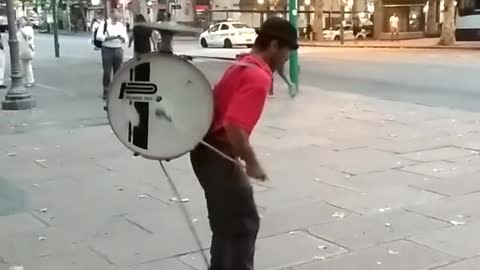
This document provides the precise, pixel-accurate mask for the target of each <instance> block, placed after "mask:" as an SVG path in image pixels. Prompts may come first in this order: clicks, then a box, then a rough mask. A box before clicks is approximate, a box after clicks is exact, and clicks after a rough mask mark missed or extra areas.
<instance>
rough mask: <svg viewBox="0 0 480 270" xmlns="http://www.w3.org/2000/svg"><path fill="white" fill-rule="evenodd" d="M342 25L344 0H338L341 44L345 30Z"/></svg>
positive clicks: (343, 21) (343, 20) (343, 24)
mask: <svg viewBox="0 0 480 270" xmlns="http://www.w3.org/2000/svg"><path fill="white" fill-rule="evenodd" d="M344 26H345V1H344V0H340V43H341V44H342V45H343V43H344V41H345V36H344V34H345V31H344Z"/></svg>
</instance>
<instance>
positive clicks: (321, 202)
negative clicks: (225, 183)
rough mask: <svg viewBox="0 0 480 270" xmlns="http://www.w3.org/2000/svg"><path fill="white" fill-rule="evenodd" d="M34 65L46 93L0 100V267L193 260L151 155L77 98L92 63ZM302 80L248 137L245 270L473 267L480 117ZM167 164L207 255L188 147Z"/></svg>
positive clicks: (129, 269) (130, 268) (60, 269)
mask: <svg viewBox="0 0 480 270" xmlns="http://www.w3.org/2000/svg"><path fill="white" fill-rule="evenodd" d="M60 64H61V65H66V63H64V62H59V61H57V62H56V63H54V65H57V66H58V65H60ZM76 64H77V62H75V63H72V65H76ZM39 65H40V64H39ZM43 67H44V69H47V70H44V71H43V73H41V72H40V71H42V70H41V69H40V70H39V73H38V75H37V80H38V81H39V87H38V88H36V89H34V91H35V93H36V95H37V97H38V99H39V103H40V104H48V106H46V107H40V108H37V109H34V110H32V111H24V112H0V140H1V142H2V144H0V170H1V172H2V173H1V176H0V228H2V229H1V230H0V239H1V241H0V269H2V270H3V269H9V268H10V267H12V266H14V265H21V266H24V269H25V270H30V269H34V270H64V269H69V270H85V269H89V270H150V269H168V270H191V269H205V268H202V265H201V258H200V257H199V253H198V252H199V250H198V249H197V248H196V246H195V245H194V241H193V240H192V238H191V236H190V233H189V231H188V226H187V225H186V223H185V222H184V220H183V218H182V216H181V214H180V211H179V209H178V208H177V206H178V205H177V204H178V202H176V201H175V200H172V197H173V195H172V194H171V192H170V190H169V188H168V185H167V183H166V179H165V177H164V176H163V175H162V173H161V171H160V168H159V166H158V163H156V162H153V161H148V160H144V159H141V158H134V157H133V156H132V154H131V153H130V152H129V151H128V150H126V148H125V147H123V146H122V145H121V144H120V142H119V141H118V140H117V139H116V137H115V136H114V135H113V133H112V131H111V129H110V128H109V126H108V125H107V120H106V117H105V115H104V112H103V111H102V110H101V106H100V105H101V103H100V102H98V104H93V105H88V104H87V101H90V103H92V101H91V100H92V99H93V98H95V99H98V97H95V95H96V93H97V92H98V91H97V90H98V89H95V88H92V87H90V86H91V85H95V82H93V83H92V82H91V81H89V80H87V75H86V74H87V73H86V72H88V71H89V70H86V69H83V68H82V69H81V70H82V72H80V73H79V72H75V73H74V72H73V71H72V70H69V69H67V68H65V69H64V70H63V69H62V70H58V67H57V70H58V72H59V73H58V72H57V76H65V77H66V78H70V77H68V76H74V77H75V78H77V80H80V81H82V83H72V81H68V80H66V82H65V84H64V85H62V84H59V85H58V86H57V87H46V85H44V84H42V80H45V81H46V82H48V81H50V80H49V79H48V81H47V78H50V77H48V76H49V74H51V73H52V71H51V70H50V71H49V70H48V68H49V67H50V66H48V65H47V64H45V65H44V66H43ZM50 68H51V67H50ZM69 73H73V75H72V74H69ZM78 82H79V81H78ZM76 91H78V92H76ZM301 91H302V92H301V94H300V95H299V96H298V97H297V98H296V99H294V100H290V99H289V98H288V96H287V94H286V90H285V89H279V90H278V91H277V93H278V96H277V97H275V98H272V99H269V101H268V105H267V107H266V111H265V115H264V117H263V119H262V122H261V123H260V125H259V127H258V129H257V130H256V132H255V133H254V135H253V138H252V139H253V144H254V145H255V146H256V148H257V151H258V155H259V157H260V159H261V161H262V162H263V164H264V165H265V167H266V169H267V172H268V173H269V176H270V179H271V181H270V182H268V183H267V185H266V186H263V185H258V184H254V187H255V194H256V195H255V197H256V201H257V204H258V208H259V211H260V213H261V217H262V223H261V224H262V225H261V231H260V233H259V240H258V249H257V256H256V269H258V270H267V269H268V270H270V269H272V270H273V269H282V270H310V269H311V270H322V269H328V270H330V269H337V270H359V269H362V270H363V269H365V270H371V269H385V270H426V269H428V270H433V269H435V270H474V269H478V263H480V257H478V255H479V254H480V247H479V245H478V244H477V241H475V240H474V239H476V238H478V235H479V232H480V210H479V208H478V204H479V203H480V193H479V192H478V191H480V182H479V181H478V179H479V177H480V156H479V152H478V151H480V139H479V136H478V133H479V132H480V121H479V120H478V119H480V114H478V113H477V114H475V113H469V112H463V111H455V110H450V109H447V108H431V107H425V106H420V105H413V104H407V103H400V102H390V101H384V100H377V99H372V98H367V97H362V96H356V95H349V94H337V93H332V92H325V91H322V89H318V88H314V87H308V86H302V88H301ZM2 96H3V93H2ZM85 97H90V99H86V98H85ZM46 102H49V103H46ZM82 110H83V111H89V112H92V111H93V113H91V114H90V115H89V117H88V119H87V120H85V121H83V120H82V119H84V118H86V114H84V112H83V111H82ZM66 115H73V116H71V117H70V120H69V119H66V118H65V117H66ZM71 119H73V120H71ZM167 169H168V170H169V171H170V173H171V174H172V177H173V179H174V180H175V182H176V183H177V185H178V186H179V189H180V190H181V192H182V194H183V196H184V198H188V199H189V200H188V202H184V203H185V205H186V206H187V207H188V209H189V210H190V212H191V213H192V216H193V218H194V220H193V221H194V224H195V226H196V227H197V229H198V231H199V232H200V235H201V238H202V242H203V247H204V248H205V252H208V246H209V238H210V232H209V228H208V220H207V213H206V207H205V202H204V198H203V192H202V190H201V188H200V186H199V185H198V183H197V182H196V180H195V178H194V176H193V174H192V171H191V168H190V165H189V162H188V157H187V156H184V157H182V158H180V159H178V160H174V161H171V162H169V163H168V164H167Z"/></svg>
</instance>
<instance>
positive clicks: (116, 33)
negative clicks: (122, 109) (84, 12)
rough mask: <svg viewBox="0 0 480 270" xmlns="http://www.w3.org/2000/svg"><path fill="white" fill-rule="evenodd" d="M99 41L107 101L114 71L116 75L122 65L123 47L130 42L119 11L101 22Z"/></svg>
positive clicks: (113, 10)
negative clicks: (100, 43)
mask: <svg viewBox="0 0 480 270" xmlns="http://www.w3.org/2000/svg"><path fill="white" fill-rule="evenodd" d="M105 23H106V24H107V27H105ZM97 40H99V41H101V42H102V62H103V99H106V98H107V93H108V89H109V86H110V81H111V79H112V69H113V74H115V73H116V72H117V71H118V69H119V68H120V66H121V65H122V62H123V48H122V46H123V44H125V42H126V41H127V40H128V34H127V29H126V28H125V26H124V25H123V24H122V23H121V22H120V12H119V11H118V10H117V9H112V11H111V13H110V19H108V20H106V21H103V22H101V23H100V25H99V26H98V31H97Z"/></svg>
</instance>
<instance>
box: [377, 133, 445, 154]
mask: <svg viewBox="0 0 480 270" xmlns="http://www.w3.org/2000/svg"><path fill="white" fill-rule="evenodd" d="M452 141H453V139H452V138H451V137H445V136H441V137H434V138H432V137H428V138H424V137H423V136H422V137H420V138H415V139H410V140H408V139H405V138H399V139H395V138H390V140H385V141H384V142H382V141H379V142H378V143H377V144H375V145H373V146H370V147H371V148H373V149H378V150H383V151H387V152H392V153H397V154H403V153H411V152H416V151H422V150H428V149H434V148H438V147H445V146H449V145H452Z"/></svg>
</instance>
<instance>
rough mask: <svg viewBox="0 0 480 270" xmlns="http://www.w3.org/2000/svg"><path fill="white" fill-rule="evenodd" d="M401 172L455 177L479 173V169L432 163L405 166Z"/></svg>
mask: <svg viewBox="0 0 480 270" xmlns="http://www.w3.org/2000/svg"><path fill="white" fill-rule="evenodd" d="M401 170H404V171H407V172H413V173H418V174H422V175H426V176H432V177H439V178H440V177H455V176H460V175H464V174H469V173H474V172H476V171H480V168H479V167H474V166H470V165H469V164H459V163H454V162H446V161H432V162H428V163H420V164H416V165H412V166H407V167H404V168H402V169H401Z"/></svg>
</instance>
